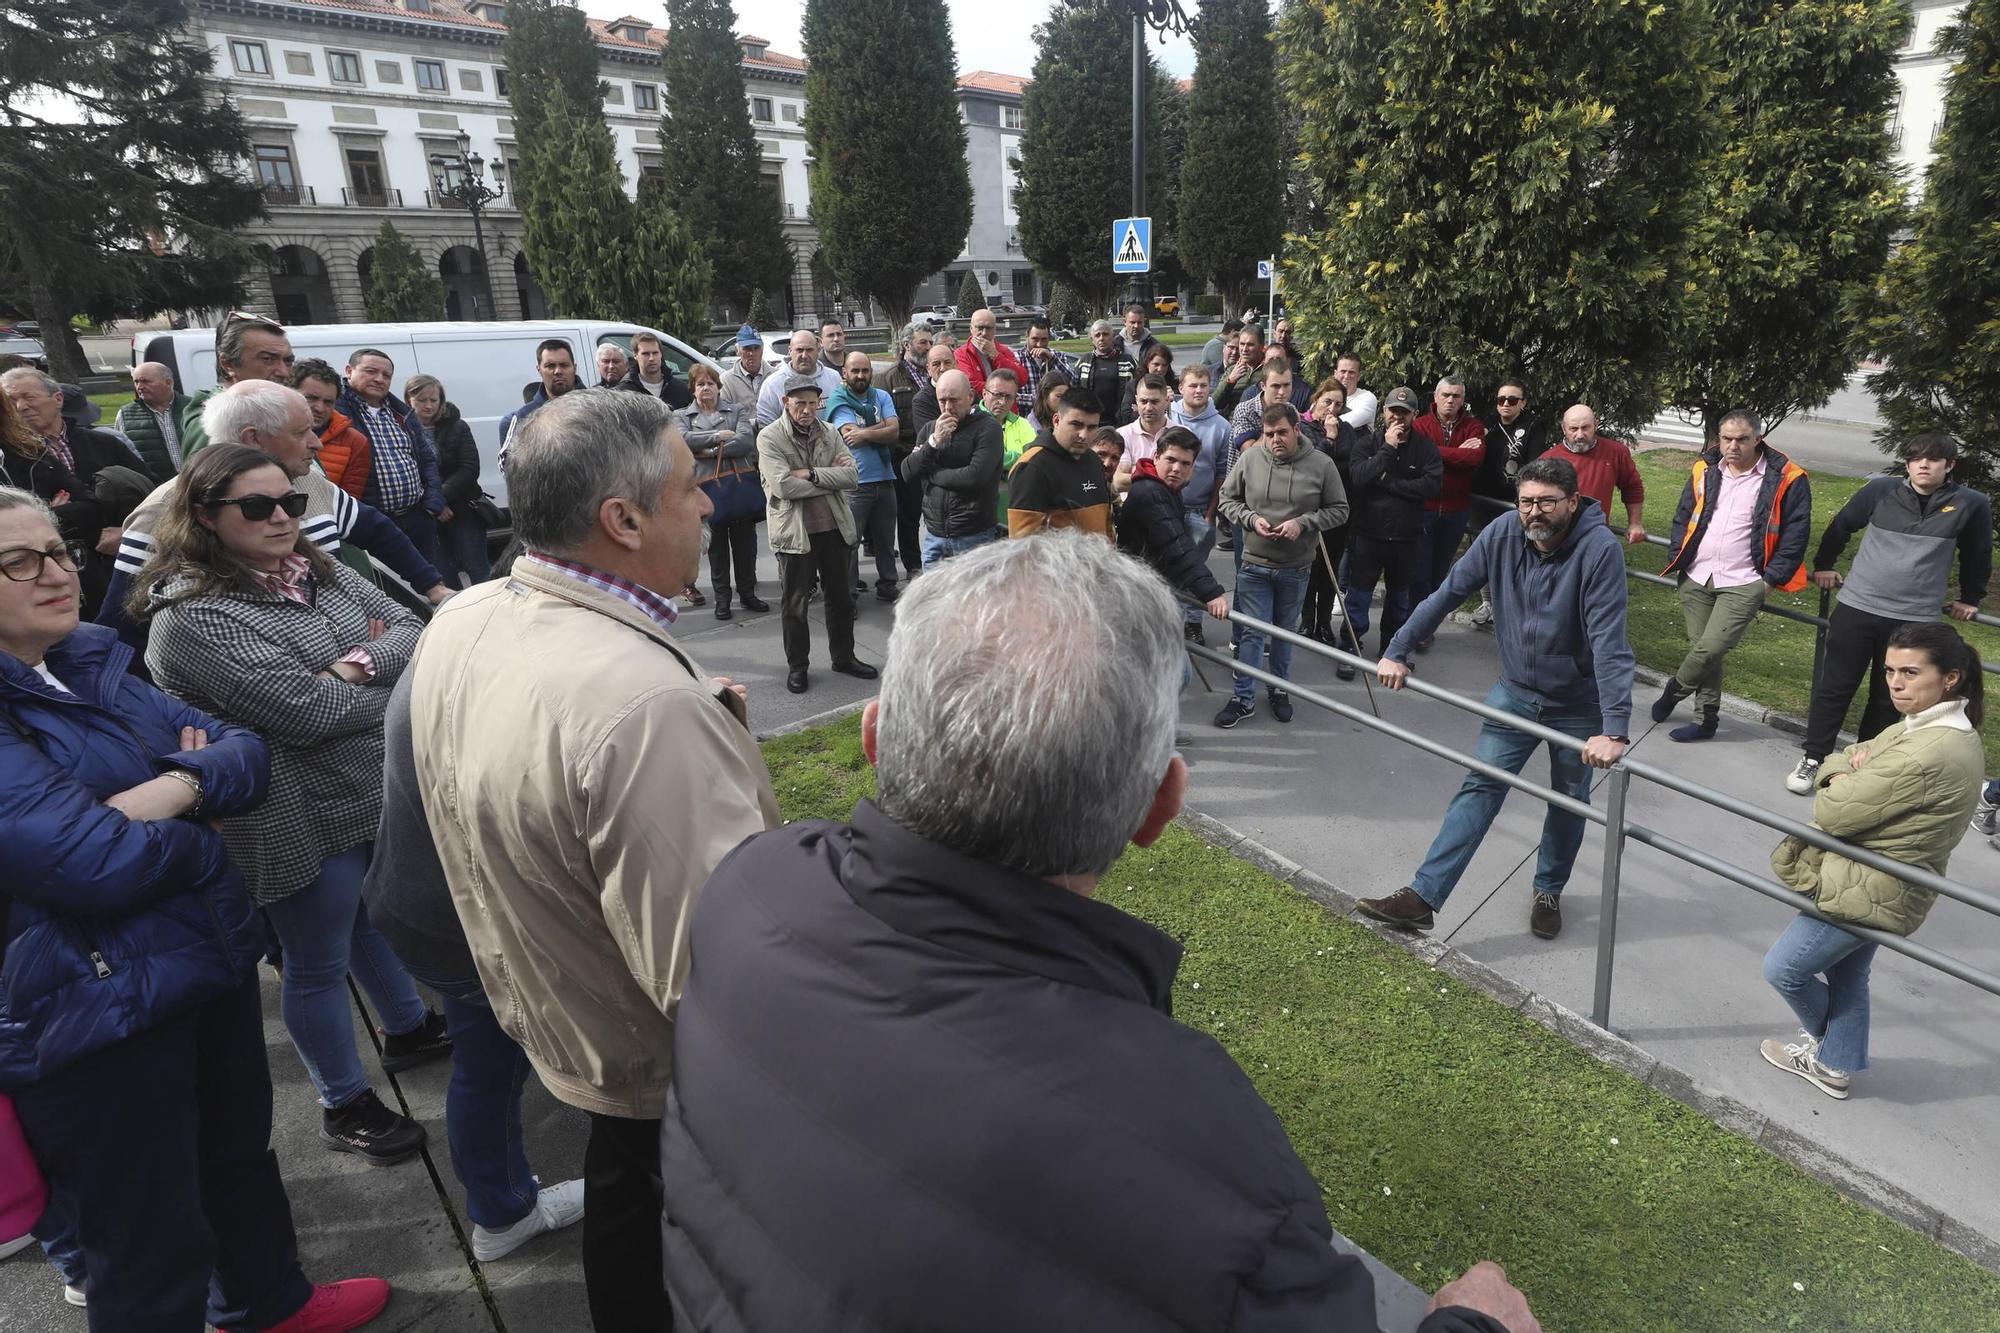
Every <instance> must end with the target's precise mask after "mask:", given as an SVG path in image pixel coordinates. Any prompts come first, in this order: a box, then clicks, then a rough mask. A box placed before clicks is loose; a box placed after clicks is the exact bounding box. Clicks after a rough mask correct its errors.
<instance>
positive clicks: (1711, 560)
mask: <svg viewBox="0 0 2000 1333" xmlns="http://www.w3.org/2000/svg"><path fill="white" fill-rule="evenodd" d="M1715 468H1716V470H1717V471H1718V472H1719V473H1721V475H1722V487H1721V490H1720V491H1719V492H1718V493H1717V495H1716V497H1715V513H1714V515H1713V516H1712V517H1711V518H1710V519H1709V520H1708V531H1707V532H1706V533H1703V534H1702V538H1701V549H1700V550H1698V551H1696V552H1695V554H1694V561H1693V562H1692V563H1691V564H1689V565H1688V577H1689V578H1690V579H1692V580H1694V582H1696V583H1699V584H1702V585H1704V586H1706V587H1710V588H1741V587H1744V586H1745V585H1747V584H1751V583H1755V582H1756V581H1757V579H1758V577H1759V576H1758V573H1757V566H1756V565H1755V564H1754V563H1752V561H1751V558H1750V531H1751V525H1752V524H1754V523H1755V522H1756V520H1757V493H1758V492H1759V491H1760V490H1762V489H1763V487H1764V455H1763V453H1762V451H1759V452H1758V455H1757V466H1755V467H1753V468H1751V469H1750V470H1749V471H1748V472H1746V473H1744V474H1743V475H1742V476H1740V477H1737V476H1732V475H1731V474H1730V471H1729V469H1728V468H1726V467H1724V466H1723V465H1722V464H1720V463H1717V464H1715Z"/></svg>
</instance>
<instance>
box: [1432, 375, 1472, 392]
mask: <svg viewBox="0 0 2000 1333" xmlns="http://www.w3.org/2000/svg"><path fill="white" fill-rule="evenodd" d="M1464 388H1465V376H1463V375H1440V376H1438V382H1437V385H1436V387H1434V388H1433V389H1432V390H1431V392H1432V393H1436V392H1437V391H1438V389H1458V390H1461V391H1463V390H1464Z"/></svg>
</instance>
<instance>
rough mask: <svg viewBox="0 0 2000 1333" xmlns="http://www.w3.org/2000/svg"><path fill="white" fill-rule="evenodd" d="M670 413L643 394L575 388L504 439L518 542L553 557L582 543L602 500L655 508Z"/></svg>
mask: <svg viewBox="0 0 2000 1333" xmlns="http://www.w3.org/2000/svg"><path fill="white" fill-rule="evenodd" d="M676 430H678V427H676V426H675V424H674V416H673V413H672V412H671V411H670V410H669V409H668V408H667V406H666V405H665V404H664V403H662V402H661V401H660V400H659V399H657V398H655V397H653V395H651V394H649V393H619V392H617V391H616V390H613V389H575V390H572V391H570V392H569V393H566V394H564V395H563V396H562V397H560V398H551V399H550V400H549V401H548V402H546V403H544V404H543V405H542V406H541V407H540V408H539V409H538V410H537V411H536V412H535V414H534V415H533V416H531V417H529V418H528V419H527V420H526V421H524V422H522V423H521V424H520V425H518V426H516V427H515V428H514V430H513V433H512V434H511V435H510V436H509V437H508V441H507V498H508V501H509V507H510V508H511V509H512V511H513V516H514V531H515V533H516V535H518V536H519V537H520V539H521V542H522V544H523V545H525V546H527V547H529V548H530V549H533V550H537V551H547V552H549V553H551V554H553V555H561V554H563V553H564V552H567V551H574V550H576V549H577V548H578V547H580V546H582V545H583V544H584V542H585V541H586V540H588V539H589V537H590V533H591V530H592V529H593V528H595V527H596V526H597V511H598V510H599V509H601V508H603V506H604V502H605V501H606V500H613V499H619V500H629V501H631V502H632V503H633V504H635V505H637V506H638V507H639V509H640V510H641V512H643V513H647V514H651V513H653V512H654V511H655V510H657V509H658V508H659V501H660V492H661V491H662V490H663V489H665V487H666V484H667V478H668V477H669V476H670V475H671V474H672V472H673V461H674V455H673V451H672V450H670V449H668V448H667V447H666V442H667V437H668V435H669V433H671V432H674V431H676Z"/></svg>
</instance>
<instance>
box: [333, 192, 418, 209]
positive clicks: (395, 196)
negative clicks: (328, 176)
mask: <svg viewBox="0 0 2000 1333" xmlns="http://www.w3.org/2000/svg"><path fill="white" fill-rule="evenodd" d="M340 202H341V203H343V204H347V205H349V206H350V207H354V208H401V207H402V206H403V192H402V191H401V190H355V189H342V190H341V192H340Z"/></svg>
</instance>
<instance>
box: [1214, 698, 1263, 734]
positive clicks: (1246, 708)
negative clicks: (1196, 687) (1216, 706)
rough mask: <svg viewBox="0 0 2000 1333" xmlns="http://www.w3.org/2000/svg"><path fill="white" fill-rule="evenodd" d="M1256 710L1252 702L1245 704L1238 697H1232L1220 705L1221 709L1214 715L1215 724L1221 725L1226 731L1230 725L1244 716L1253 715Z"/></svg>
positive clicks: (1233, 724)
mask: <svg viewBox="0 0 2000 1333" xmlns="http://www.w3.org/2000/svg"><path fill="white" fill-rule="evenodd" d="M1256 712H1257V705H1256V704H1254V703H1248V704H1246V703H1243V702H1242V701H1240V700H1238V699H1234V698H1232V699H1231V700H1230V701H1229V702H1228V703H1226V704H1224V705H1222V711H1221V712H1220V713H1217V714H1216V715H1215V725H1216V726H1218V727H1221V728H1222V729H1223V730H1224V731H1227V730H1229V729H1230V728H1231V727H1233V726H1235V725H1236V724H1237V723H1238V722H1241V721H1242V720H1243V719H1244V718H1246V717H1252V716H1254V715H1255V714H1256Z"/></svg>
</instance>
